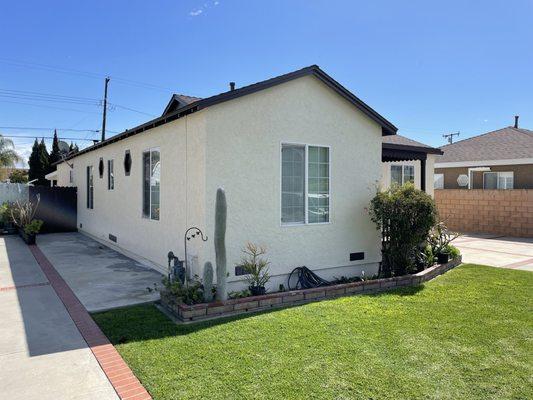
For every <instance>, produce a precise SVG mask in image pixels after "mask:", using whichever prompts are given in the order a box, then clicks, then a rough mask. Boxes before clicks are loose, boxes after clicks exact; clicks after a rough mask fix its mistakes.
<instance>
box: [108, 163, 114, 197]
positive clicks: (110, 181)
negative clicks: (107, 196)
mask: <svg viewBox="0 0 533 400" xmlns="http://www.w3.org/2000/svg"><path fill="white" fill-rule="evenodd" d="M107 189H108V190H114V189H115V168H114V162H113V160H107Z"/></svg>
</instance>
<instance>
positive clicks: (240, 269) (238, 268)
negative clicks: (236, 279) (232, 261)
mask: <svg viewBox="0 0 533 400" xmlns="http://www.w3.org/2000/svg"><path fill="white" fill-rule="evenodd" d="M241 275H246V271H245V269H244V268H243V267H241V266H240V265H238V266H236V267H235V276H241Z"/></svg>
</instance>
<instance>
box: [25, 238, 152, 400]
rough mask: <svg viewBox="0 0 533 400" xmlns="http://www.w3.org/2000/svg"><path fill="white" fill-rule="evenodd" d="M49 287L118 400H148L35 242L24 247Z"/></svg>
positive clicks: (125, 365)
mask: <svg viewBox="0 0 533 400" xmlns="http://www.w3.org/2000/svg"><path fill="white" fill-rule="evenodd" d="M28 247H29V248H30V251H31V252H32V254H33V256H34V257H35V259H36V260H37V263H38V264H39V265H40V267H41V269H42V270H43V272H44V274H45V275H46V277H47V278H48V280H49V281H50V284H51V285H52V288H53V289H54V290H55V292H56V293H57V295H58V297H59V298H60V299H61V301H62V302H63V304H64V305H65V308H66V309H67V312H68V313H69V315H70V317H71V318H72V320H73V321H74V324H76V327H77V328H78V330H79V331H80V333H81V335H82V336H83V339H85V341H86V342H87V345H88V346H89V348H90V349H91V351H92V353H93V354H94V357H95V358H96V360H97V361H98V363H99V364H100V367H101V368H102V370H103V371H104V373H105V375H106V376H107V379H109V382H110V383H111V385H112V386H113V388H114V389H115V391H116V392H117V394H118V396H119V397H120V398H121V399H122V400H151V399H152V396H150V394H149V393H148V391H147V390H146V389H145V388H144V387H143V385H142V384H141V382H139V380H138V379H137V377H136V376H135V375H134V374H133V372H132V371H131V369H130V367H129V366H128V365H127V364H126V363H125V362H124V360H123V359H122V357H121V356H120V354H119V353H118V351H117V350H116V349H115V347H114V346H113V345H112V344H111V342H110V341H109V339H108V338H107V337H106V336H105V335H104V333H103V332H102V331H101V329H100V328H99V327H98V325H97V324H96V322H94V320H93V319H92V318H91V316H90V315H89V313H88V312H87V310H86V309H85V307H84V306H83V304H82V303H81V302H80V301H79V300H78V298H77V297H76V295H75V294H74V292H73V291H72V289H70V287H69V286H68V285H67V283H66V282H65V280H64V279H63V278H62V277H61V275H59V273H58V272H57V271H56V269H55V268H54V266H53V265H52V263H50V261H48V259H47V258H46V256H45V255H44V254H43V252H42V251H41V249H39V247H37V246H36V245H30V246H28Z"/></svg>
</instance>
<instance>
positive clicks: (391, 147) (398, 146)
mask: <svg viewBox="0 0 533 400" xmlns="http://www.w3.org/2000/svg"><path fill="white" fill-rule="evenodd" d="M382 148H383V149H389V150H407V151H416V152H419V153H426V154H439V155H443V154H444V152H443V151H442V150H441V149H437V148H435V147H424V146H410V145H407V144H396V143H383V144H382Z"/></svg>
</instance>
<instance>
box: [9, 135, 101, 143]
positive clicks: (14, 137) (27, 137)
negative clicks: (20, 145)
mask: <svg viewBox="0 0 533 400" xmlns="http://www.w3.org/2000/svg"><path fill="white" fill-rule="evenodd" d="M1 136H2V137H5V138H10V139H37V138H39V139H53V138H54V137H53V136H40V135H37V136H23V135H21V136H16V135H1ZM59 140H85V141H87V142H94V141H95V140H96V141H98V140H97V139H82V138H71V137H59Z"/></svg>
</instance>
